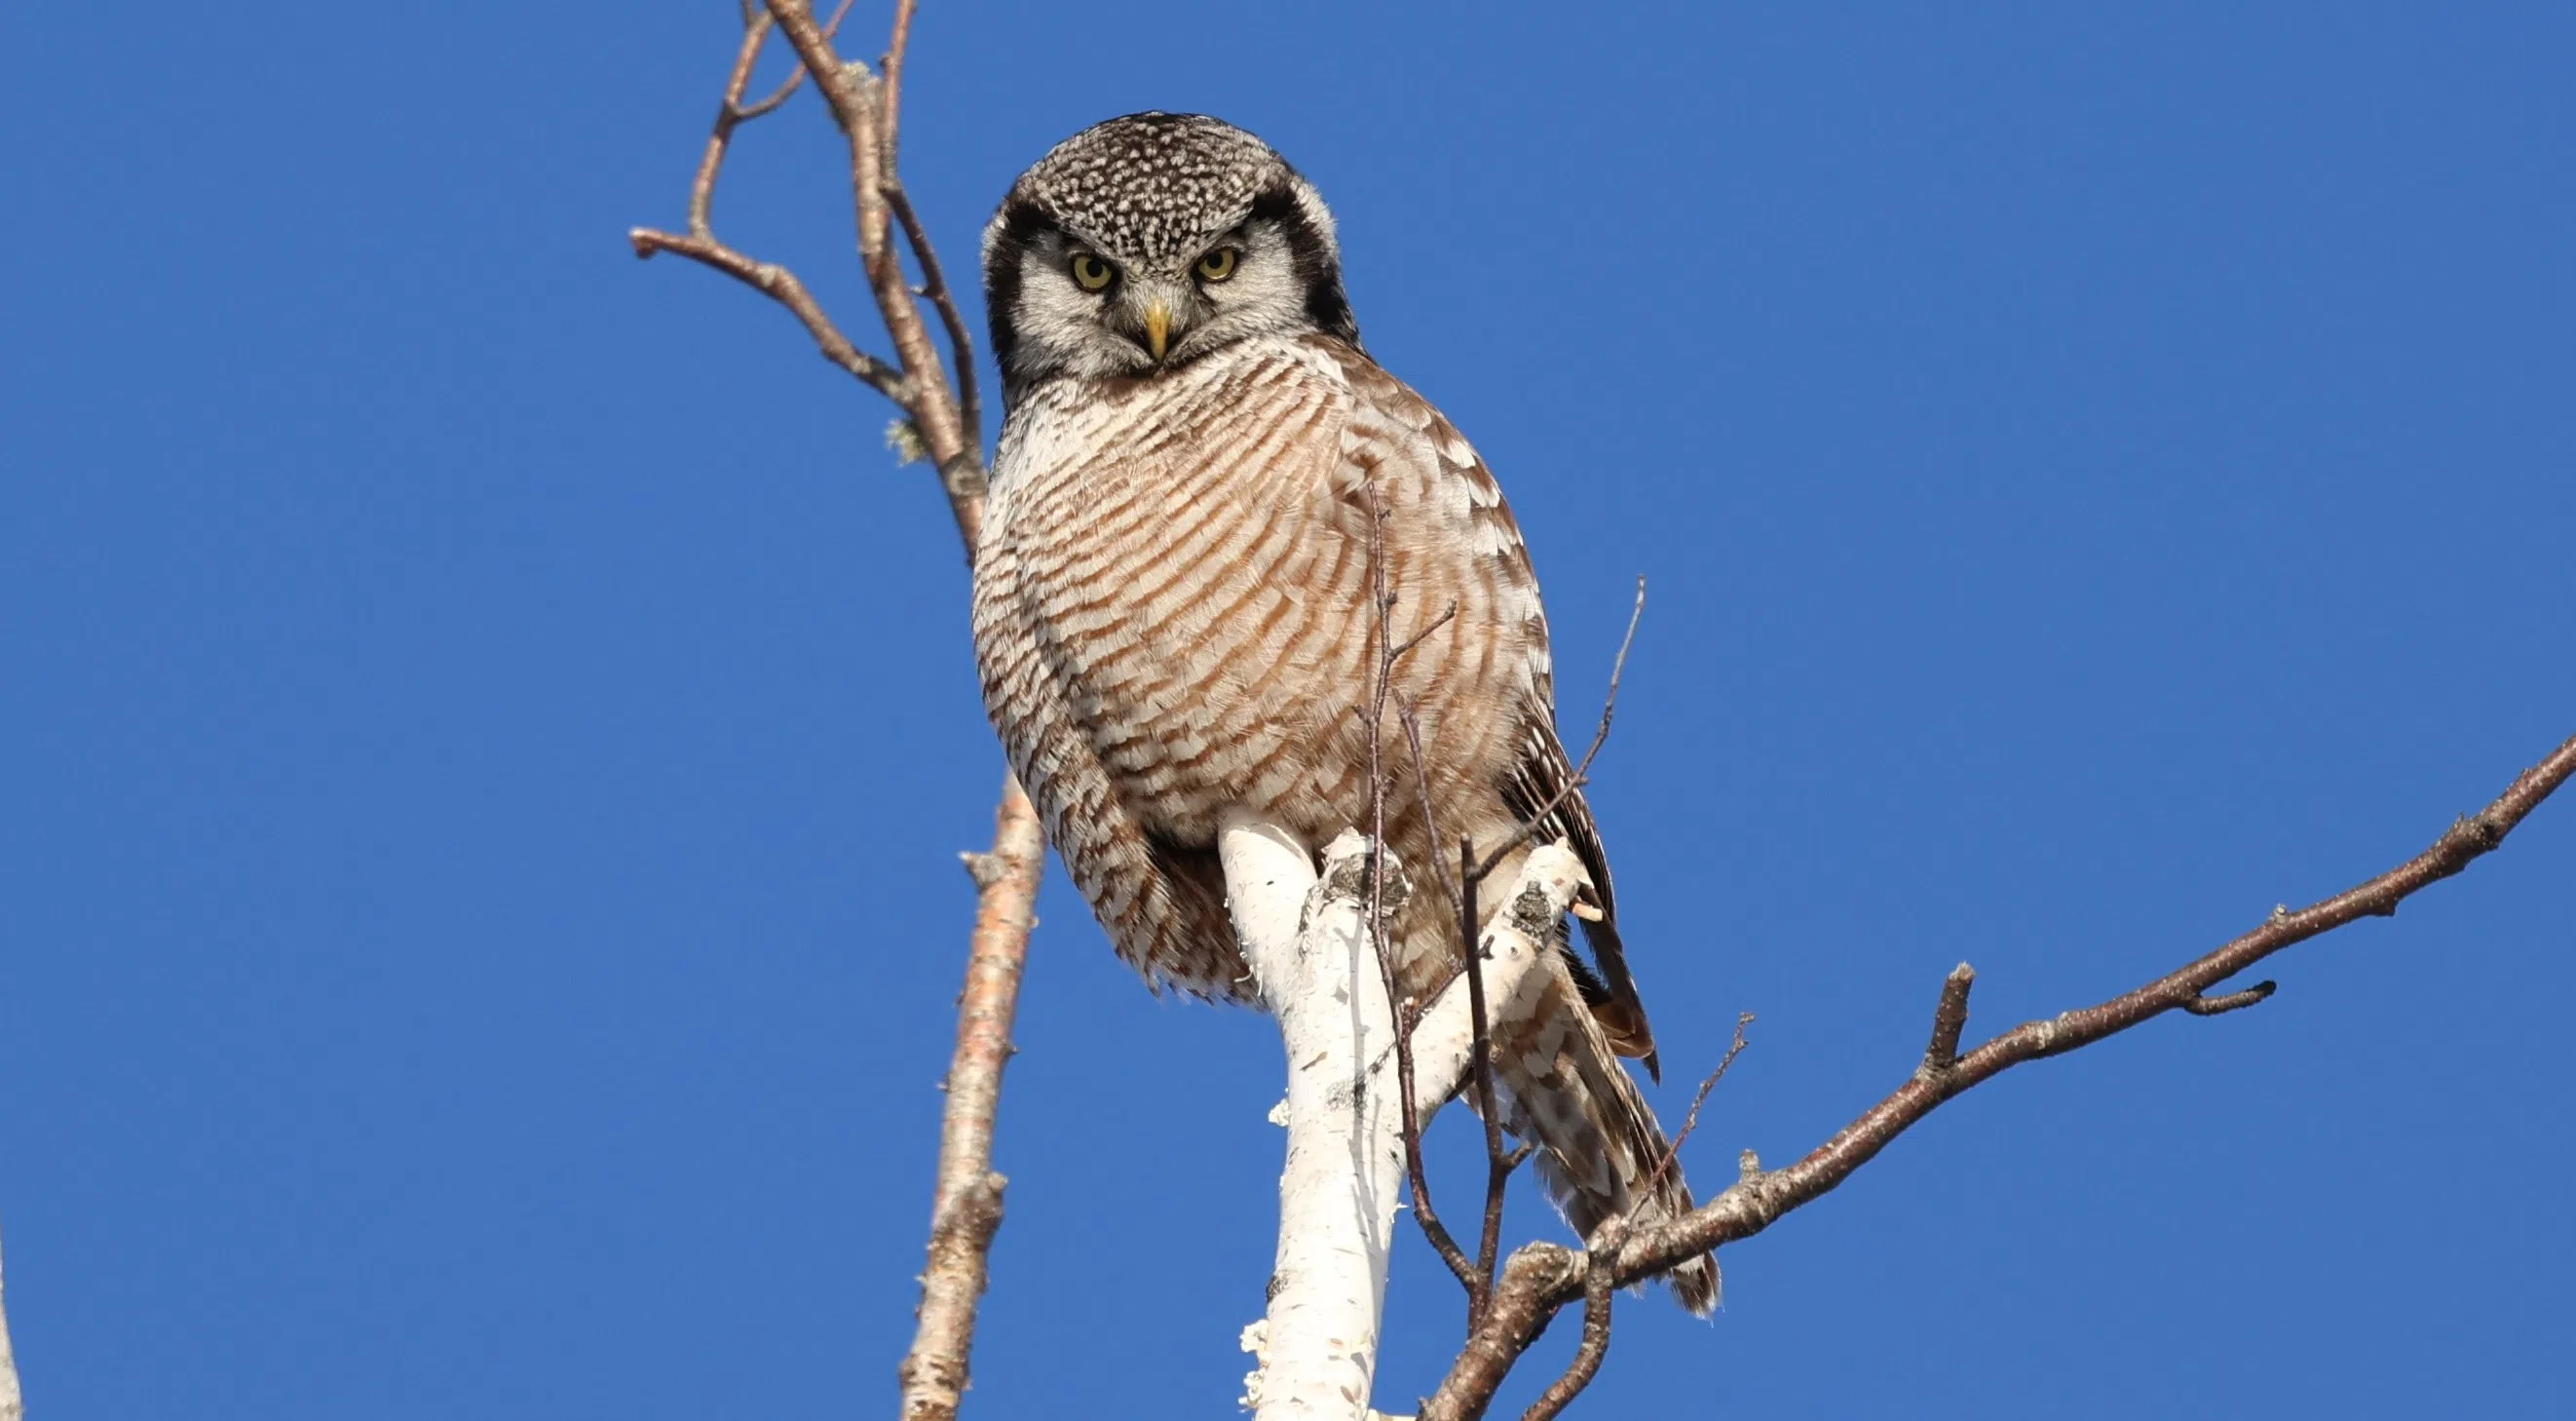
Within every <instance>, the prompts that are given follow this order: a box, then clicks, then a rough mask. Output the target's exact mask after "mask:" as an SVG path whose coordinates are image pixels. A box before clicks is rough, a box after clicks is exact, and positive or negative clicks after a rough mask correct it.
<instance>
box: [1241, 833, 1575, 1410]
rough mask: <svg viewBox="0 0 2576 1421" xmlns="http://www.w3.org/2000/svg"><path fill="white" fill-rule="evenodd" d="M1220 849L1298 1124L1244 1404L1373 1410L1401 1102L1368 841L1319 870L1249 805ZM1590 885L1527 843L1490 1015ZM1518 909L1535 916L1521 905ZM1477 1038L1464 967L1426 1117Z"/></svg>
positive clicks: (1494, 951)
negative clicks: (1372, 912) (1372, 914)
mask: <svg viewBox="0 0 2576 1421" xmlns="http://www.w3.org/2000/svg"><path fill="white" fill-rule="evenodd" d="M1217 848H1218V854H1219V857H1220V858H1221V859H1222V860H1223V862H1224V865H1225V880H1226V897H1227V906H1228V908H1229V910H1230V912H1231V913H1232V916H1233V919H1234V927H1235V935H1236V937H1237V939H1238V940H1239V941H1240V942H1241V943H1242V945H1243V955H1244V960H1245V962H1246V963H1248V964H1249V965H1250V966H1251V968H1252V973H1253V978H1254V981H1255V983H1256V985H1257V986H1258V987H1259V989H1260V993H1261V999H1262V1002H1263V1004H1264V1005H1265V1006H1267V1007H1268V1008H1269V1009H1270V1012H1271V1014H1272V1015H1273V1016H1274V1017H1276V1018H1277V1019H1278V1022H1279V1031H1280V1036H1281V1039H1282V1041H1283V1042H1284V1043H1285V1045H1286V1048H1287V1058H1288V1093H1287V1099H1286V1101H1285V1102H1284V1103H1283V1105H1282V1108H1281V1111H1280V1112H1274V1114H1273V1117H1272V1118H1273V1119H1274V1120H1280V1121H1281V1123H1284V1124H1285V1125H1286V1126H1287V1127H1288V1163H1287V1168H1286V1169H1285V1170H1284V1171H1283V1172H1282V1173H1281V1175H1280V1179H1279V1248H1278V1252H1277V1254H1276V1255H1275V1261H1274V1263H1273V1266H1272V1271H1271V1278H1270V1305H1269V1313H1268V1316H1267V1317H1265V1318H1264V1319H1263V1320H1262V1321H1260V1322H1257V1323H1254V1324H1253V1325H1252V1326H1251V1327H1249V1328H1246V1329H1245V1331H1244V1347H1245V1350H1247V1351H1250V1352H1253V1353H1255V1354H1256V1355H1257V1356H1258V1358H1259V1365H1258V1366H1257V1367H1256V1368H1255V1369H1254V1371H1253V1372H1252V1374H1251V1375H1250V1376H1248V1377H1246V1378H1245V1379H1244V1397H1243V1402H1244V1404H1245V1405H1246V1406H1247V1407H1249V1408H1251V1410H1252V1411H1253V1414H1254V1416H1255V1418H1256V1421H1354V1418H1361V1417H1370V1416H1375V1415H1376V1414H1377V1413H1375V1412H1372V1411H1370V1410H1369V1408H1368V1396H1369V1386H1370V1382H1371V1380H1372V1379H1373V1377H1374V1375H1375V1373H1376V1370H1377V1342H1378V1328H1379V1323H1380V1321H1381V1318H1382V1317H1383V1313H1384V1308H1385V1302H1386V1270H1387V1251H1388V1247H1389V1245H1390V1244H1391V1243H1392V1241H1393V1237H1394V1225H1395V1206H1396V1202H1397V1198H1398V1196H1399V1195H1400V1193H1401V1192H1402V1189H1403V1182H1404V1112H1403V1110H1402V1108H1401V1105H1400V1102H1399V1101H1398V1099H1397V1094H1396V1092H1397V1080H1396V1070H1395V1049H1394V1047H1395V1020H1394V1012H1393V1009H1392V1007H1391V1005H1390V1004H1389V1002H1388V1001H1387V997H1386V989H1385V985H1384V978H1383V977H1382V976H1381V975H1380V973H1379V970H1378V964H1377V958H1376V953H1375V950H1374V947H1373V946H1372V941H1371V934H1370V932H1369V930H1368V923H1367V916H1368V911H1367V905H1368V898H1369V890H1368V860H1369V844H1368V841H1367V840H1366V839H1363V838H1361V837H1360V836H1359V835H1358V834H1356V833H1351V832H1345V833H1343V834H1342V835H1341V837H1339V838H1337V839H1335V840H1334V841H1333V842H1332V844H1331V845H1330V846H1329V847H1327V848H1326V849H1325V851H1324V865H1323V872H1322V874H1321V875H1320V876H1319V875H1317V873H1316V872H1315V869H1314V858H1313V855H1312V852H1311V851H1310V850H1309V849H1308V848H1307V847H1306V845H1305V844H1304V843H1302V842H1300V841H1299V840H1298V838H1297V837H1296V836H1295V835H1293V834H1290V833H1288V832H1287V831H1286V830H1284V829H1281V828H1280V827H1279V826H1277V825H1275V824H1270V823H1267V822H1264V821H1261V820H1258V819H1255V818H1251V817H1249V816H1239V815H1238V816H1231V817H1229V819H1228V821H1227V823H1226V825H1225V827H1224V829H1223V830H1222V831H1221V832H1220V834H1219V835H1218V839H1217ZM1386 873H1387V883H1386V885H1385V886H1384V887H1383V888H1381V890H1380V899H1381V901H1382V902H1383V904H1384V905H1385V907H1386V910H1387V912H1388V914H1389V916H1390V917H1391V916H1393V910H1394V908H1395V907H1396V906H1397V905H1398V904H1400V903H1401V902H1402V900H1403V896H1404V890H1403V886H1402V883H1401V869H1400V867H1399V865H1397V864H1396V863H1395V861H1394V860H1393V859H1392V858H1389V859H1388V860H1387V861H1386ZM1582 882H1583V870H1582V868H1581V866H1580V865H1579V864H1578V863H1577V862H1576V860H1575V858H1574V855H1573V854H1572V853H1570V852H1568V851H1566V850H1564V849H1562V848H1557V847H1550V848H1542V849H1540V850H1538V851H1537V852H1535V853H1533V854H1531V855H1530V859H1529V863H1528V864H1527V866H1526V867H1524V868H1523V870H1522V872H1521V875H1520V877H1519V878H1518V879H1517V880H1515V881H1514V882H1513V883H1512V885H1511V888H1510V892H1509V896H1508V897H1507V898H1505V899H1504V900H1503V901H1504V902H1505V903H1507V904H1509V905H1511V907H1512V909H1513V911H1506V912H1503V913H1498V914H1496V915H1495V926H1494V927H1493V928H1492V929H1491V930H1489V931H1488V932H1487V933H1486V935H1485V941H1484V944H1483V950H1484V952H1485V953H1486V954H1487V958H1488V960H1487V961H1486V963H1485V966H1484V968H1483V971H1484V977H1485V982H1486V986H1487V989H1488V999H1489V1000H1490V1001H1492V1002H1493V1003H1495V1009H1496V1010H1497V1011H1501V1010H1502V1009H1503V1004H1505V1003H1508V1002H1510V1001H1511V1000H1512V999H1513V998H1514V997H1515V996H1516V995H1517V994H1518V993H1520V992H1521V991H1523V990H1524V989H1532V990H1534V989H1535V987H1534V985H1533V984H1535V983H1537V982H1539V981H1541V980H1543V979H1542V978H1540V977H1538V976H1535V975H1533V974H1531V973H1530V971H1529V969H1530V968H1531V967H1532V966H1533V965H1535V964H1536V963H1538V962H1539V961H1541V960H1542V959H1543V956H1544V951H1545V946H1544V944H1545V943H1546V942H1548V941H1551V940H1552V939H1553V931H1552V924H1553V923H1554V921H1555V919H1556V917H1557V916H1558V915H1561V914H1562V913H1563V912H1564V911H1565V908H1566V905H1567V904H1568V903H1570V902H1572V901H1573V898H1574V896H1575V893H1576V891H1577V888H1578V886H1579V885H1580V884H1581V883H1582ZM1533 890H1534V891H1535V894H1536V896H1535V897H1528V898H1527V901H1526V902H1524V899H1525V895H1529V894H1531V893H1532V892H1533ZM1524 907H1526V908H1528V909H1529V910H1530V911H1527V912H1524V911H1519V910H1520V909H1522V908H1524ZM1532 924H1535V925H1536V926H1535V928H1533V927H1532V926H1531V925H1532ZM1473 1039H1474V1023H1473V1022H1472V1020H1470V1018H1469V1014H1468V1009H1467V993H1466V990H1465V988H1464V985H1463V979H1461V981H1459V982H1452V983H1451V984H1450V985H1449V987H1448V988H1447V989H1445V990H1444V991H1443V992H1442V993H1441V994H1440V996H1439V998H1438V999H1437V1000H1435V1001H1434V1002H1433V1003H1432V1005H1431V1008H1430V1009H1429V1010H1428V1011H1427V1012H1426V1013H1425V1014H1424V1015H1423V1018H1422V1020H1421V1022H1420V1024H1419V1025H1418V1026H1417V1028H1416V1030H1415V1033H1414V1039H1413V1040H1414V1084H1415V1092H1416V1095H1417V1116H1418V1118H1419V1119H1420V1120H1421V1121H1422V1122H1424V1123H1426V1124H1427V1123H1428V1121H1429V1120H1430V1116H1431V1112H1432V1110H1433V1109H1435V1108H1437V1106H1438V1105H1439V1104H1440V1103H1441V1102H1442V1101H1445V1100H1446V1099H1448V1098H1449V1097H1450V1096H1451V1095H1452V1094H1454V1093H1455V1092H1456V1091H1457V1088H1458V1086H1459V1083H1460V1082H1461V1081H1463V1080H1464V1079H1465V1077H1466V1071H1467V1065H1468V1055H1469V1052H1470V1050H1471V1047H1472V1042H1473ZM1283 1114H1284V1119H1283V1118H1282V1117H1283Z"/></svg>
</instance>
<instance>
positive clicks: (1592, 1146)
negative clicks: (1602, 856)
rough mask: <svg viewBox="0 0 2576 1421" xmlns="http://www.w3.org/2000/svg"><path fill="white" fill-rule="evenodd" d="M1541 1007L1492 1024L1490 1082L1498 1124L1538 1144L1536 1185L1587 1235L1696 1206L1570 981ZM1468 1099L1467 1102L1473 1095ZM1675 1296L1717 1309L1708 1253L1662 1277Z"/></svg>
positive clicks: (1697, 1307)
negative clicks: (1616, 1219)
mask: <svg viewBox="0 0 2576 1421" xmlns="http://www.w3.org/2000/svg"><path fill="white" fill-rule="evenodd" d="M1538 1005H1539V1008H1540V1009H1539V1010H1537V1011H1533V1012H1529V1013H1527V1014H1521V1013H1515V1014H1514V1018H1515V1019H1512V1020H1508V1021H1501V1022H1497V1023H1495V1025H1494V1027H1493V1029H1492V1040H1493V1048H1494V1057H1493V1060H1494V1083H1495V1085H1496V1087H1497V1088H1498V1090H1499V1091H1500V1094H1501V1098H1500V1099H1499V1100H1497V1101H1496V1105H1497V1106H1498V1107H1499V1109H1500V1111H1501V1114H1502V1123H1503V1127H1504V1128H1505V1129H1507V1130H1509V1131H1511V1133H1512V1134H1513V1135H1515V1136H1517V1137H1519V1138H1521V1139H1523V1140H1529V1141H1534V1142H1535V1143H1536V1144H1537V1145H1538V1147H1539V1148H1538V1153H1537V1155H1536V1157H1535V1159H1534V1161H1533V1164H1534V1167H1535V1168H1536V1169H1537V1171H1538V1177H1539V1182H1540V1183H1541V1185H1542V1186H1544V1187H1545V1188H1546V1190H1547V1193H1548V1197H1549V1199H1550V1200H1552V1201H1553V1202H1554V1203H1555V1205H1556V1207H1557V1210H1558V1212H1560V1213H1562V1214H1564V1215H1565V1219H1566V1222H1567V1223H1570V1224H1572V1225H1573V1226H1574V1228H1575V1230H1576V1231H1577V1232H1578V1233H1580V1234H1581V1235H1582V1236H1583V1237H1585V1238H1587V1239H1588V1238H1590V1237H1592V1232H1593V1230H1594V1229H1597V1228H1599V1227H1600V1226H1601V1223H1602V1221H1603V1220H1605V1219H1608V1218H1609V1217H1610V1216H1611V1215H1613V1214H1625V1215H1626V1216H1628V1218H1629V1219H1630V1220H1631V1221H1633V1222H1636V1223H1641V1224H1642V1223H1658V1222H1661V1221H1663V1220H1666V1219H1677V1218H1680V1217H1681V1216H1682V1215H1684V1214H1687V1213H1689V1212H1690V1211H1691V1209H1692V1207H1693V1206H1692V1203H1691V1193H1690V1186H1689V1185H1688V1184H1687V1183H1685V1182H1684V1181H1683V1179H1682V1171H1681V1163H1680V1161H1679V1160H1674V1161H1672V1162H1671V1163H1670V1164H1666V1163H1665V1161H1666V1157H1667V1156H1669V1155H1671V1154H1672V1152H1673V1151H1672V1145H1671V1143H1670V1142H1669V1141H1667V1140H1666V1139H1665V1138H1664V1131H1663V1127H1662V1126H1660V1125H1658V1124H1657V1123H1656V1122H1655V1112H1654V1110H1653V1109H1652V1108H1650V1107H1649V1106H1648V1105H1647V1104H1646V1097H1645V1095H1644V1093H1643V1092H1641V1091H1639V1090H1638V1089H1637V1082H1636V1080H1635V1078H1634V1077H1631V1076H1630V1075H1629V1074H1628V1072H1627V1071H1626V1070H1625V1069H1624V1068H1622V1067H1621V1066H1620V1064H1619V1060H1618V1057H1617V1055H1616V1054H1615V1053H1614V1052H1613V1050H1612V1048H1611V1044H1610V1041H1609V1039H1608V1038H1607V1037H1606V1036H1605V1035H1603V1033H1602V1030H1601V1028H1600V1026H1599V1024H1598V1023H1596V1022H1595V1021H1594V1020H1593V1015H1592V1012H1591V1011H1590V1010H1589V1009H1587V1008H1586V1007H1585V1006H1584V1004H1583V1000H1582V998H1581V996H1580V994H1579V993H1578V992H1577V991H1576V990H1575V988H1574V985H1573V983H1572V982H1570V981H1568V980H1565V979H1564V978H1563V976H1562V975H1557V976H1556V979H1555V980H1554V981H1551V982H1549V983H1548V984H1547V986H1546V988H1545V989H1544V992H1543V995H1542V1000H1541V1002H1540V1003H1538ZM1466 1094H1467V1095H1468V1096H1469V1098H1470V1101H1471V1103H1472V1100H1473V1097H1474V1091H1473V1090H1472V1089H1470V1090H1468V1091H1467V1092H1466ZM1665 1281H1666V1282H1668V1283H1670V1284H1671V1285H1672V1289H1673V1295H1674V1297H1675V1298H1677V1299H1679V1300H1680V1302H1681V1305H1682V1306H1683V1307H1686V1308H1688V1309H1690V1310H1691V1312H1692V1313H1694V1314H1696V1315H1698V1316H1702V1317H1705V1316H1707V1315H1708V1313H1709V1310H1710V1309H1712V1308H1714V1307H1716V1306H1717V1301H1718V1271H1717V1259H1716V1257H1715V1256H1714V1255H1709V1254H1703V1255H1702V1256H1700V1257H1698V1258H1694V1259H1692V1260H1691V1261H1690V1262H1688V1263H1685V1264H1683V1265H1682V1266H1681V1267H1679V1268H1676V1269H1674V1270H1673V1271H1672V1272H1671V1273H1669V1274H1666V1275H1665Z"/></svg>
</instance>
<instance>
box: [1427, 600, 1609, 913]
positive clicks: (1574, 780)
mask: <svg viewBox="0 0 2576 1421" xmlns="http://www.w3.org/2000/svg"><path fill="white" fill-rule="evenodd" d="M1645 615H1646V579H1644V578H1642V577H1640V578H1638V579H1637V601H1636V604H1635V605H1634V606H1632V607H1630V608H1629V609H1628V630H1627V632H1626V633H1625V634H1624V635H1622V636H1621V637H1620V638H1619V654H1618V656H1616V657H1614V658H1612V660H1611V662H1610V686H1609V689H1607V690H1605V691H1603V692H1602V695H1601V726H1600V728H1599V729H1597V730H1595V731H1593V732H1592V744H1591V745H1589V746H1588V747H1586V748H1585V749H1584V752H1583V758H1582V760H1581V761H1579V762H1577V763H1576V765H1575V767H1574V773H1573V774H1570V775H1568V776H1566V777H1565V783H1564V784H1561V785H1559V786H1557V789H1556V793H1554V794H1552V795H1549V796H1548V798H1547V803H1545V804H1542V805H1540V806H1538V807H1537V808H1536V809H1533V810H1531V811H1530V815H1529V817H1528V818H1527V819H1524V820H1522V821H1521V823H1520V827H1519V828H1517V829H1514V830H1513V831H1512V832H1511V835H1510V836H1509V837H1507V838H1505V839H1504V840H1503V841H1502V842H1501V843H1500V844H1497V845H1495V846H1494V849H1493V851H1492V852H1491V853H1489V854H1487V855H1486V857H1485V860H1484V862H1482V863H1479V864H1477V865H1476V867H1475V868H1474V869H1473V870H1472V871H1471V872H1470V873H1469V874H1468V875H1467V876H1468V877H1469V878H1471V879H1473V880H1474V881H1476V882H1478V883H1482V882H1484V881H1485V879H1486V878H1488V877H1490V876H1492V874H1493V872H1494V870H1495V869H1496V868H1499V867H1501V866H1502V862H1503V857H1504V855H1506V854H1509V853H1510V852H1511V851H1512V850H1514V849H1517V848H1519V847H1520V846H1521V845H1523V844H1525V843H1527V842H1529V840H1530V837H1531V836H1532V835H1534V834H1536V833H1538V831H1539V830H1540V828H1541V827H1543V826H1544V825H1545V824H1546V823H1547V821H1548V820H1549V819H1550V818H1551V817H1553V816H1554V815H1555V813H1556V811H1557V810H1558V809H1560V808H1563V807H1564V805H1565V802H1566V801H1567V800H1568V799H1571V798H1573V797H1574V796H1575V795H1577V794H1580V793H1582V792H1583V786H1584V785H1585V784H1587V783H1589V782H1590V781H1589V778H1588V777H1589V776H1590V775H1591V773H1592V759H1593V757H1594V756H1596V755H1598V754H1600V753H1601V747H1602V746H1604V745H1607V744H1609V743H1610V718H1611V717H1612V716H1614V715H1616V714H1618V712H1619V678H1620V677H1622V676H1624V675H1626V674H1627V672H1628V648H1629V647H1631V646H1633V645H1635V644H1636V641H1637V622H1638V621H1639V619H1641V618H1643V617H1644V616H1645Z"/></svg>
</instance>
